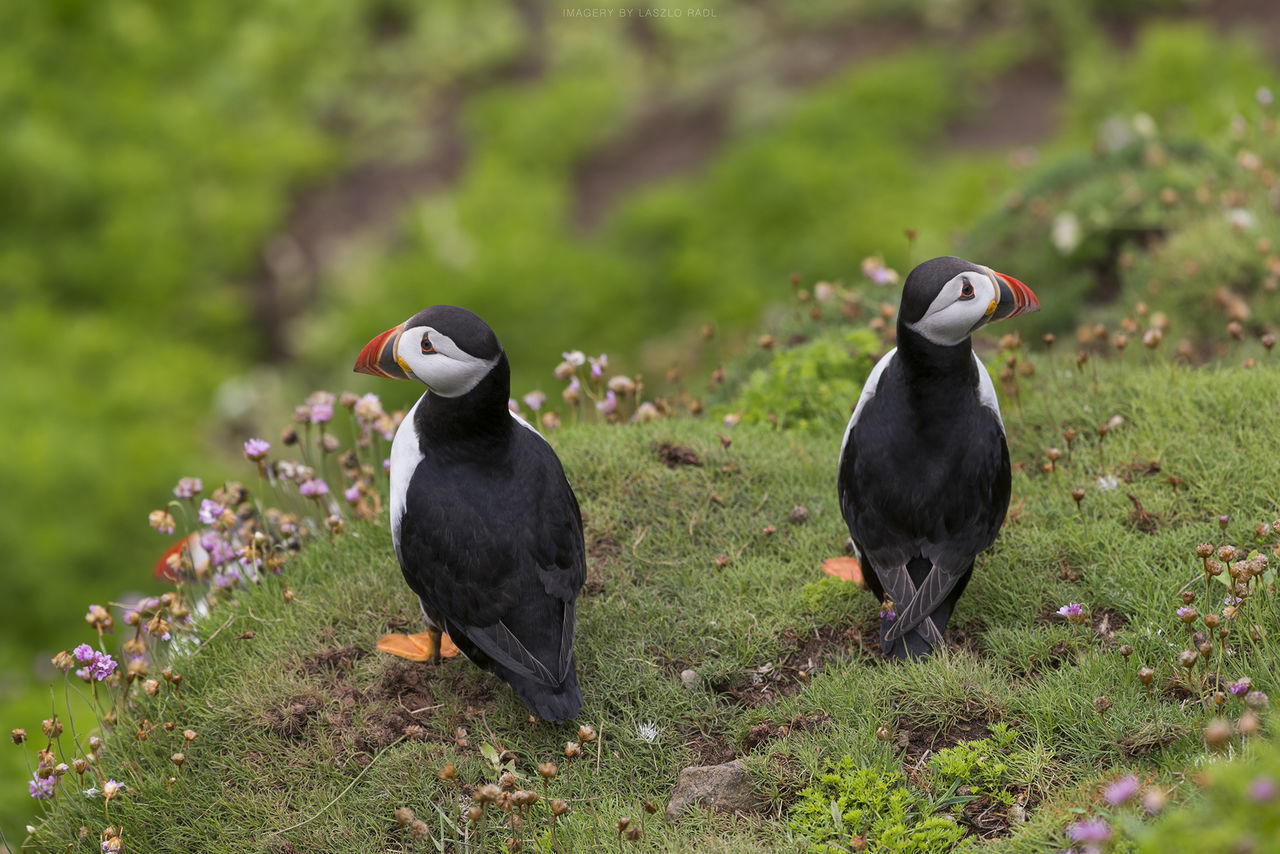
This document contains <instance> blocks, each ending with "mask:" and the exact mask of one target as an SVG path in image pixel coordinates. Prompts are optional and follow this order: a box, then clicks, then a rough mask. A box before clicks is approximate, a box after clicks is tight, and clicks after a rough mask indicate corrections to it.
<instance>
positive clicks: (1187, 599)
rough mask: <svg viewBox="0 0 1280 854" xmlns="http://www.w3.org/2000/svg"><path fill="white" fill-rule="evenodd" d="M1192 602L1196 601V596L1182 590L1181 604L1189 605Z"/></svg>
mask: <svg viewBox="0 0 1280 854" xmlns="http://www.w3.org/2000/svg"><path fill="white" fill-rule="evenodd" d="M1194 601H1196V594H1195V593H1192V592H1191V591H1190V590H1183V591H1182V604H1183V605H1190V604H1191V603H1192V602H1194Z"/></svg>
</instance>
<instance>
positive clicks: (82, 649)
mask: <svg viewBox="0 0 1280 854" xmlns="http://www.w3.org/2000/svg"><path fill="white" fill-rule="evenodd" d="M71 654H72V655H74V656H75V659H76V661H78V662H80V663H81V664H88V663H89V662H91V661H93V659H94V658H95V657H96V656H97V654H98V651H97V650H95V649H94V648H93V647H91V646H89V645H88V644H87V643H82V644H80V645H79V646H78V647H76V648H75V649H73V650H71Z"/></svg>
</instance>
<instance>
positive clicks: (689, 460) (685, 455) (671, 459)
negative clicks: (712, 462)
mask: <svg viewBox="0 0 1280 854" xmlns="http://www.w3.org/2000/svg"><path fill="white" fill-rule="evenodd" d="M649 448H650V449H651V450H653V451H654V452H655V453H657V455H658V459H659V460H661V461H662V464H663V465H664V466H666V467H667V468H669V469H673V468H675V467H676V466H698V467H699V468H701V466H702V458H701V457H699V456H698V452H697V451H695V450H694V449H693V448H686V447H685V446H684V445H673V444H671V443H670V442H662V443H661V444H654V445H650V446H649Z"/></svg>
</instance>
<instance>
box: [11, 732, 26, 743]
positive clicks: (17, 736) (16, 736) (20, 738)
mask: <svg viewBox="0 0 1280 854" xmlns="http://www.w3.org/2000/svg"><path fill="white" fill-rule="evenodd" d="M9 737H10V738H12V739H13V743H14V744H22V743H23V742H24V741H26V740H27V731H26V730H25V729H15V730H14V731H13V732H11V733H9Z"/></svg>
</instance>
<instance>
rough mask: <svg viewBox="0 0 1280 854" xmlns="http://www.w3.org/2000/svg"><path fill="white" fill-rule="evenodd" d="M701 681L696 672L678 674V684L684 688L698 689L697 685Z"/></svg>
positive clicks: (686, 671)
mask: <svg viewBox="0 0 1280 854" xmlns="http://www.w3.org/2000/svg"><path fill="white" fill-rule="evenodd" d="M701 681H702V677H701V676H699V675H698V671H696V670H684V671H681V673H680V682H681V683H682V684H683V685H684V687H686V688H689V689H693V688H697V687H698V683H699V682H701Z"/></svg>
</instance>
